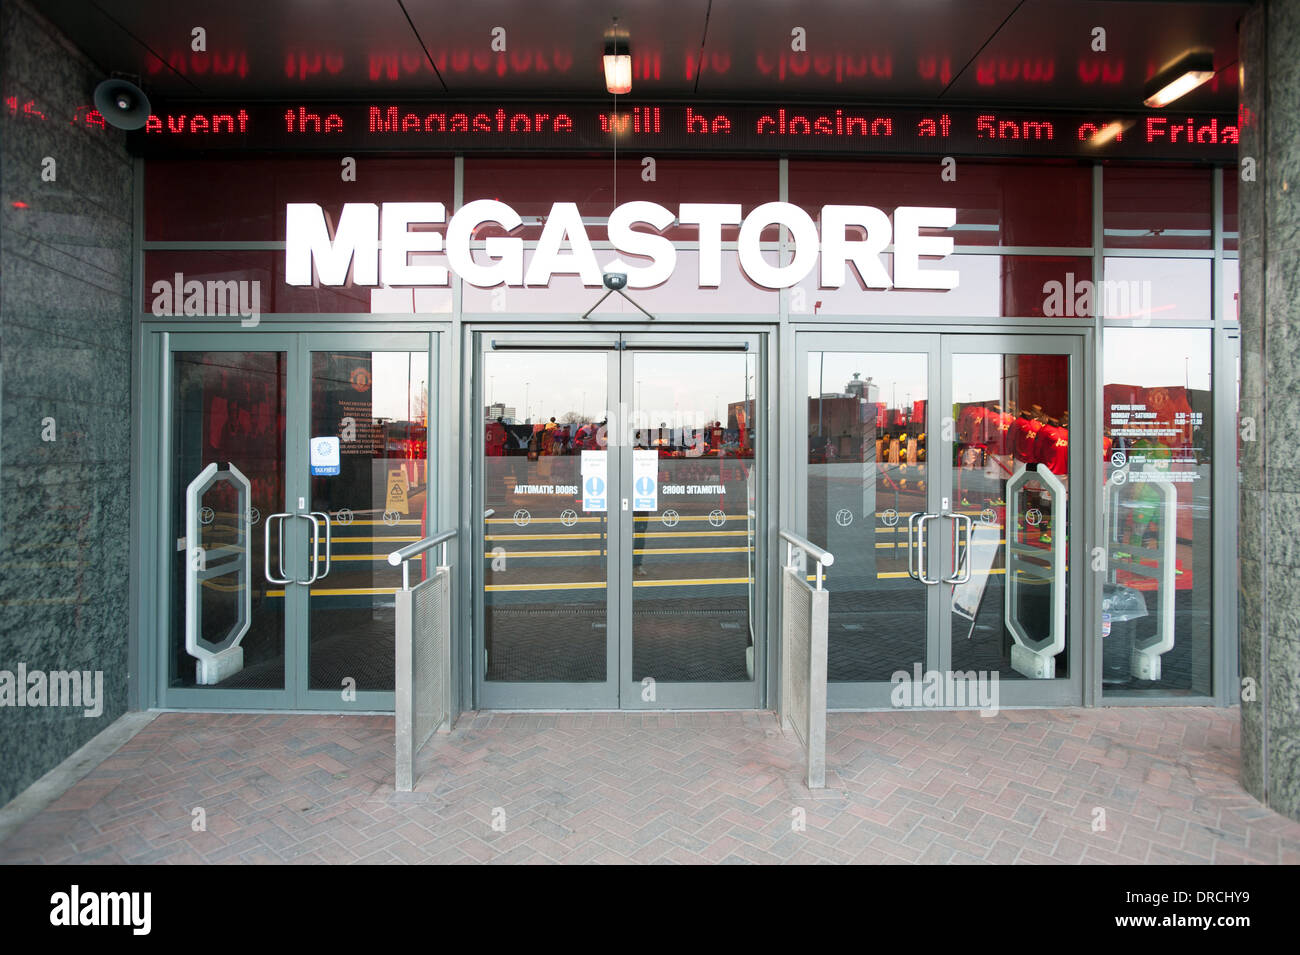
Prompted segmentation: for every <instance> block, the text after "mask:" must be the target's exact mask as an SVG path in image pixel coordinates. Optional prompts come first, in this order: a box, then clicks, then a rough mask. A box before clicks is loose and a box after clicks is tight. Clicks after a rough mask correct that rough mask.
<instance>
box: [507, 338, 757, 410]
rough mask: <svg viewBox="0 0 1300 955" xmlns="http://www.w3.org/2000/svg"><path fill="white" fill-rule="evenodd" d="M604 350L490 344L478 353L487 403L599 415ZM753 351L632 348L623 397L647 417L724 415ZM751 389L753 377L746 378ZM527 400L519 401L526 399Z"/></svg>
mask: <svg viewBox="0 0 1300 955" xmlns="http://www.w3.org/2000/svg"><path fill="white" fill-rule="evenodd" d="M607 355H608V353H607V352H604V351H593V352H558V351H546V352H508V353H506V352H493V353H488V354H487V355H485V356H484V361H483V365H484V372H483V390H484V398H485V399H486V403H500V404H503V405H505V406H506V407H508V408H514V409H515V410H516V414H517V415H518V417H519V418H520V419H524V418H527V417H528V416H529V415H530V414H531V416H532V420H534V421H545V420H547V419H548V418H550V417H552V416H554V417H555V418H556V419H557V420H558V419H560V418H562V417H563V416H564V415H565V414H566V413H568V412H570V411H576V412H579V413H580V414H581V415H582V416H583V417H584V418H589V419H592V420H599V419H600V418H602V417H604V415H605V412H606V404H607V403H608V400H607V399H608V396H607V390H606V374H605V373H606V367H607ZM754 365H755V361H754V356H753V355H740V354H731V353H727V352H708V353H699V352H690V353H679V352H669V353H658V354H656V353H654V352H634V353H633V355H632V380H631V381H629V382H627V383H626V384H625V387H624V392H625V397H624V400H625V401H626V402H627V403H628V404H629V405H632V406H634V407H637V408H641V407H644V408H645V409H646V410H645V416H646V419H647V424H650V425H653V426H656V427H657V426H658V425H659V423H660V422H664V423H665V424H668V425H669V426H672V427H682V426H687V427H703V426H704V425H705V424H706V423H707V422H708V421H712V420H721V421H722V422H723V423H724V424H725V423H726V419H727V405H728V404H729V403H735V402H740V401H743V400H744V399H745V386H746V376H747V375H750V376H752V375H753V374H754ZM748 384H749V388H750V397H751V398H752V397H753V388H754V382H753V380H752V378H751V379H750V381H749V382H748ZM525 403H526V404H525Z"/></svg>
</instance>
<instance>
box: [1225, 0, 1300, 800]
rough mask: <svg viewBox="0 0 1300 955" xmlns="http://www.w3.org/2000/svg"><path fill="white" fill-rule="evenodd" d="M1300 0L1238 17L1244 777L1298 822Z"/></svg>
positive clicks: (1269, 1) (1265, 3)
mask: <svg viewBox="0 0 1300 955" xmlns="http://www.w3.org/2000/svg"><path fill="white" fill-rule="evenodd" d="M1297 43H1300V3H1296V2H1294V0H1261V2H1259V3H1257V4H1256V5H1255V6H1254V7H1252V8H1251V10H1250V11H1249V13H1248V14H1247V16H1246V17H1245V19H1244V20H1243V21H1242V25H1241V35H1240V44H1241V47H1240V56H1241V63H1242V70H1243V84H1242V87H1241V105H1242V109H1243V116H1244V117H1245V119H1246V121H1245V122H1244V123H1243V127H1242V134H1243V135H1242V141H1241V156H1242V158H1243V159H1246V158H1253V159H1254V160H1255V161H1256V164H1257V172H1258V174H1257V178H1256V180H1255V181H1254V182H1242V183H1241V188H1240V192H1239V195H1240V199H1239V207H1240V208H1239V211H1240V216H1241V260H1242V271H1241V372H1242V380H1241V414H1242V416H1243V418H1253V419H1254V420H1255V422H1256V423H1257V436H1258V440H1256V441H1251V442H1244V443H1243V451H1242V459H1241V500H1240V502H1239V507H1240V525H1241V530H1240V538H1239V540H1240V543H1239V550H1240V585H1239V586H1240V591H1241V600H1240V604H1239V610H1238V623H1239V630H1240V635H1241V636H1240V639H1241V674H1242V676H1243V677H1247V678H1250V679H1251V680H1253V681H1254V683H1255V685H1256V690H1255V693H1256V698H1255V700H1254V701H1253V702H1252V701H1245V700H1243V702H1242V705H1241V723H1242V784H1243V785H1244V786H1245V787H1246V788H1247V789H1248V790H1249V791H1250V792H1251V793H1253V794H1254V795H1255V796H1256V797H1258V798H1259V799H1260V800H1261V801H1262V802H1264V803H1265V804H1267V805H1268V806H1270V807H1271V808H1273V809H1275V810H1276V811H1278V812H1280V813H1284V814H1286V815H1288V816H1291V817H1292V818H1295V819H1300V547H1298V546H1297V537H1296V533H1297V530H1300V466H1298V465H1297V461H1296V457H1295V435H1296V431H1297V428H1300V61H1297V59H1296V56H1295V50H1296V45H1297Z"/></svg>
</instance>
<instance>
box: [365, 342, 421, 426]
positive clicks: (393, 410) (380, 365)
mask: <svg viewBox="0 0 1300 955" xmlns="http://www.w3.org/2000/svg"><path fill="white" fill-rule="evenodd" d="M428 364H429V359H428V356H427V355H426V354H425V353H424V352H404V351H403V352H374V353H372V355H371V359H370V370H371V375H372V382H373V383H372V386H371V388H372V392H371V393H372V395H373V397H372V399H371V400H372V402H373V405H372V411H371V413H372V414H373V415H374V416H375V417H376V418H391V419H392V420H394V421H410V420H412V417H413V416H416V417H418V416H419V415H420V412H421V408H420V407H419V402H418V401H417V400H416V398H417V395H418V394H421V393H423V392H424V384H425V381H426V379H427V378H428V374H427V372H428ZM412 382H414V383H415V387H414V388H412V387H411V383H412Z"/></svg>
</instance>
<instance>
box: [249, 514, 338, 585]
mask: <svg viewBox="0 0 1300 955" xmlns="http://www.w3.org/2000/svg"><path fill="white" fill-rule="evenodd" d="M290 517H293V518H302V519H303V520H305V521H310V522H311V528H312V532H311V537H312V557H311V576H310V577H308V578H307V579H306V580H298V579H297V578H296V577H288V576H285V574H284V522H285V520H286V519H287V518H290ZM277 520H278V521H279V522H280V560H279V563H278V564H277V565H276V566H277V567H278V568H279V571H280V575H281V576H279V577H272V576H271V525H272V524H273V523H274V522H276V521H277ZM322 521H324V523H325V572H324V573H321V570H320V528H321V522H322ZM332 526H333V525H332V524H331V522H330V516H329V514H327V513H325V512H324V511H311V512H309V513H306V514H291V513H290V512H288V511H282V512H280V513H278V514H271V515H270V516H268V517H267V519H266V523H265V524H264V525H263V528H264V530H263V538H262V558H263V560H262V572H263V573H264V574H265V575H266V579H267V580H268V581H270V582H271V583H273V584H302V585H303V586H306V587H309V586H311V585H312V584H314V583H316V581H318V580H323V579H324V578H326V577H328V576H329V575H330V567H331V564H332V563H333V553H334V538H333V533H332Z"/></svg>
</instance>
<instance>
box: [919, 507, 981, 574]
mask: <svg viewBox="0 0 1300 955" xmlns="http://www.w3.org/2000/svg"><path fill="white" fill-rule="evenodd" d="M940 517H943V518H947V519H948V520H951V521H953V522H954V523H955V524H956V525H957V526H958V527H961V526H963V525H964V526H965V528H966V551H965V553H966V555H967V558H968V559H967V560H966V561H964V562H963V561H961V560H960V558H958V559H957V560H956V561H955V562H954V563H955V567H956V571H955V573H953V575H952V576H951V577H944V578H943V579H942V580H940V579H939V578H937V577H927V576H926V573H925V563H926V560H925V558H926V554H927V553H928V551H927V549H926V544H925V525H926V524H927V523H928V522H930V521H934V520H938V519H939V518H940ZM973 527H974V522H973V521H972V520H971V519H970V518H969V517H968V516H967V515H965V514H930V513H925V512H923V511H914V512H913V513H912V514H911V515H909V516H908V518H907V576H909V577H911V578H912V579H913V580H919V581H920V582H921V583H923V584H927V585H929V586H931V587H933V586H935V585H937V584H940V583H944V584H952V585H957V584H964V583H966V582H967V581H969V580H970V560H969V554H970V542H971V533H972V528H973ZM954 543H955V544H956V545H957V548H958V550H957V553H958V554H959V555H960V554H961V553H962V551H961V550H960V547H961V538H960V535H957V536H955V537H954Z"/></svg>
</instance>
